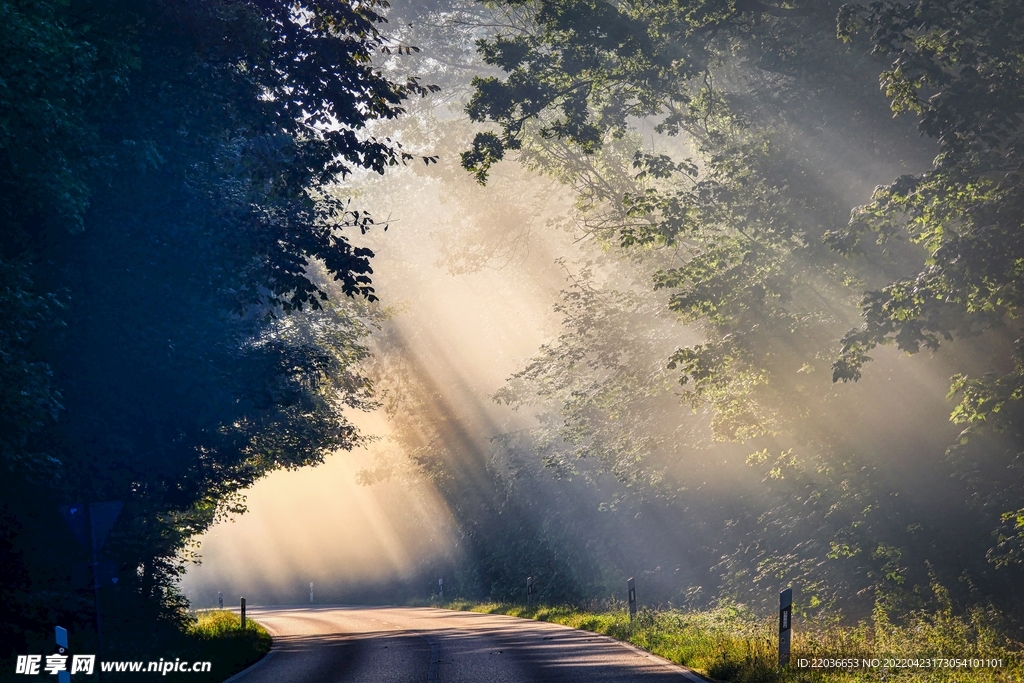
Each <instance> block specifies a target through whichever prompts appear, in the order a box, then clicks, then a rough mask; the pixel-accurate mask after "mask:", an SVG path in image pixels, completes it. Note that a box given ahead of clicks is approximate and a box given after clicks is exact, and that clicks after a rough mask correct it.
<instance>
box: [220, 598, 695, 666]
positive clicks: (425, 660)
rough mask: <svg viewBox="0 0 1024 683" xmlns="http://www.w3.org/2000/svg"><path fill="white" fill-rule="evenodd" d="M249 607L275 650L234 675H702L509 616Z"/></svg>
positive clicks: (580, 633)
mask: <svg viewBox="0 0 1024 683" xmlns="http://www.w3.org/2000/svg"><path fill="white" fill-rule="evenodd" d="M248 614H249V615H250V616H251V617H252V618H254V619H256V620H257V621H259V622H260V623H261V624H263V625H264V626H265V627H266V628H267V630H268V631H270V632H271V634H273V636H274V649H273V650H271V652H270V654H268V655H267V656H266V657H264V658H263V660H262V661H260V662H258V663H257V664H256V665H255V666H253V667H252V668H250V669H247V670H246V671H244V672H242V673H241V674H239V675H238V676H236V677H234V678H233V679H231V683H340V682H342V681H344V682H346V683H347V682H349V681H351V682H358V683H535V682H536V683H540V682H544V683H582V682H587V683H589V682H591V681H594V682H595V683H613V682H614V683H706V682H705V681H704V680H703V679H701V678H700V677H698V676H697V675H696V674H694V673H692V672H690V671H688V670H687V669H684V668H682V667H679V666H676V665H674V664H670V663H669V662H667V661H665V660H663V659H660V658H658V657H655V656H654V655H650V654H647V653H646V652H642V651H640V650H637V649H635V648H633V647H631V646H628V645H624V644H622V643H619V642H616V641H614V640H611V639H610V638H605V637H604V636H599V635H595V634H593V633H587V632H586V631H577V630H576V629H571V628H566V627H564V626H558V625H556V624H546V623H543V622H537V621H529V620H525V619H516V618H514V617H505V616H497V615H490V614H474V613H471V612H452V611H449V610H441V609H430V608H408V607H274V608H252V609H250V610H249V611H248Z"/></svg>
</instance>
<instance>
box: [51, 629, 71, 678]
mask: <svg viewBox="0 0 1024 683" xmlns="http://www.w3.org/2000/svg"><path fill="white" fill-rule="evenodd" d="M54 636H55V639H56V641H57V654H58V655H61V656H62V657H65V658H67V657H68V631H67V629H66V628H64V627H63V626H58V627H56V628H55V629H54ZM66 661H67V659H65V662H66ZM57 683H71V674H70V673H69V672H68V668H67V666H65V667H64V668H63V669H61V670H60V671H58V672H57Z"/></svg>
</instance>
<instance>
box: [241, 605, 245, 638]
mask: <svg viewBox="0 0 1024 683" xmlns="http://www.w3.org/2000/svg"><path fill="white" fill-rule="evenodd" d="M242 630H243V631H244V630H245V598H242Z"/></svg>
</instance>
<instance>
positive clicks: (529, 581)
mask: <svg viewBox="0 0 1024 683" xmlns="http://www.w3.org/2000/svg"><path fill="white" fill-rule="evenodd" d="M526 609H533V577H532V576H527V577H526Z"/></svg>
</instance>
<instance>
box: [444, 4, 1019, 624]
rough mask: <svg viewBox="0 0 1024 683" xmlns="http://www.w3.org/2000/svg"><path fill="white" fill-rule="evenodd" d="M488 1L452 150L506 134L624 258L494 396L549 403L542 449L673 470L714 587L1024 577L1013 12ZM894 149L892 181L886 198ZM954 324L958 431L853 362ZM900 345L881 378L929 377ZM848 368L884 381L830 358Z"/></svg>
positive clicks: (483, 171)
mask: <svg viewBox="0 0 1024 683" xmlns="http://www.w3.org/2000/svg"><path fill="white" fill-rule="evenodd" d="M492 7H493V8H494V11H495V16H496V17H497V18H496V19H494V20H493V21H492V22H491V23H490V24H489V25H490V26H492V27H496V28H494V29H493V31H492V32H491V34H490V35H488V36H487V37H485V38H482V39H480V40H479V41H478V43H477V45H478V47H479V53H480V56H481V58H482V59H483V61H484V62H485V63H486V64H487V65H488V66H489V67H491V68H492V71H491V73H490V75H485V76H480V77H478V78H476V79H475V80H474V82H473V92H472V95H471V97H470V98H469V101H468V105H467V108H466V111H467V112H468V114H469V116H470V118H471V119H472V120H474V121H478V122H481V123H487V124H489V126H488V128H487V129H485V130H484V131H483V132H478V133H477V134H476V137H475V140H474V141H473V143H472V146H471V149H469V150H468V151H466V152H465V153H464V154H463V155H462V163H463V166H464V167H465V168H466V169H467V170H469V171H471V172H472V173H473V174H474V176H475V177H476V178H477V179H478V180H479V181H480V182H488V181H491V182H493V181H492V180H491V177H492V176H493V171H494V169H495V168H496V167H495V164H496V163H498V162H499V161H500V160H501V159H503V158H504V157H505V156H506V155H507V153H508V152H514V153H516V155H517V156H518V158H519V159H520V161H523V162H525V163H526V164H527V165H529V166H530V167H531V168H534V169H538V170H540V171H542V172H544V173H547V174H550V175H552V176H554V177H556V178H558V179H559V180H561V181H562V182H563V183H566V184H567V185H569V186H570V187H571V188H573V189H574V190H575V191H576V192H577V194H578V197H579V201H578V204H577V206H578V209H579V222H580V224H581V225H582V226H583V229H584V231H585V235H587V236H589V237H591V238H594V239H595V240H596V241H598V242H600V243H601V244H603V245H605V247H606V248H607V249H610V250H613V252H612V253H616V254H619V255H620V256H621V259H620V260H619V261H618V262H617V263H616V264H615V265H611V266H609V265H608V261H607V260H606V261H605V266H604V267H605V270H604V272H602V273H601V275H600V277H598V278H595V280H594V282H588V281H583V282H576V283H575V284H574V285H573V287H572V289H570V290H568V291H566V292H565V294H564V300H563V303H562V304H560V310H561V311H563V312H564V328H563V336H562V337H560V338H559V339H558V340H557V342H554V343H552V344H550V345H548V346H545V348H544V349H542V350H541V353H540V354H539V355H538V356H537V357H536V358H535V359H534V360H533V361H531V362H530V363H529V364H527V366H526V367H525V368H524V369H523V370H522V372H520V373H518V374H517V375H516V377H515V378H513V380H512V383H511V384H510V385H509V387H508V388H507V389H506V390H503V391H502V392H501V394H500V398H502V399H503V400H505V401H507V402H509V403H511V404H512V405H515V406H525V405H531V406H533V410H535V411H539V414H540V415H541V417H540V419H541V421H542V425H541V427H540V428H539V429H538V430H535V431H534V432H533V434H532V436H531V437H530V439H532V444H531V445H530V446H527V447H526V450H532V451H533V452H534V453H536V454H538V455H540V456H541V457H542V458H543V461H544V462H545V463H547V464H548V465H549V467H550V468H552V469H553V471H555V472H556V473H557V472H560V473H561V475H560V476H570V477H577V478H578V477H581V476H583V477H587V476H592V477H599V476H601V475H603V474H611V475H613V476H615V477H616V478H618V479H619V481H620V482H621V483H622V484H623V485H624V486H625V487H626V489H627V490H631V491H632V492H633V494H639V495H640V496H641V497H643V496H645V495H652V496H660V497H661V498H662V500H664V501H665V502H664V506H663V508H662V509H663V510H665V511H666V512H665V514H670V513H669V512H668V511H675V514H676V515H677V519H678V524H679V526H680V527H681V528H682V529H685V531H683V530H679V531H678V533H677V534H673V535H671V536H670V537H671V538H677V539H679V540H678V541H672V542H678V543H681V544H685V543H687V542H690V543H691V544H692V547H691V548H689V549H686V550H682V551H681V552H682V553H683V554H684V555H685V556H687V557H688V558H690V559H691V560H692V561H693V564H694V566H695V567H705V568H707V567H710V568H711V576H710V577H708V576H703V577H702V576H701V575H700V572H699V571H698V572H695V573H693V574H691V578H690V581H691V582H692V583H697V584H703V585H704V586H705V587H706V588H709V589H710V591H709V592H710V593H711V594H714V593H717V592H718V591H719V590H721V589H722V588H725V589H726V590H727V591H728V592H731V593H732V594H734V595H740V596H743V597H749V598H756V596H766V595H771V593H772V590H773V589H774V588H775V587H776V586H778V585H780V584H788V583H790V582H795V583H796V584H797V585H798V586H799V588H800V589H801V590H802V591H805V592H804V595H805V596H806V598H807V599H808V600H809V602H810V604H811V605H812V606H813V605H822V606H826V605H835V606H846V607H850V608H854V609H863V610H867V609H869V608H870V605H871V603H872V602H873V601H874V600H877V599H880V598H881V599H883V600H888V601H891V602H892V603H893V604H904V605H914V604H918V602H919V601H920V600H922V599H925V598H923V597H922V595H924V594H926V593H927V591H925V593H924V594H922V593H921V592H920V590H919V589H920V587H922V586H927V585H928V584H929V583H930V582H932V581H935V580H938V581H940V582H941V583H944V584H946V585H950V586H959V587H956V588H955V589H954V593H955V595H956V598H957V599H958V600H960V599H962V600H965V601H978V600H981V601H984V600H988V599H998V600H1000V601H1001V602H1003V603H1004V604H1005V605H1006V606H1011V605H1014V604H1016V603H1014V602H1013V599H1014V598H1013V590H1012V587H1013V585H1014V582H1015V581H1016V580H1018V578H1017V577H1019V571H1020V565H1019V552H1020V550H1019V549H1020V540H1019V538H1020V537H1019V531H1020V529H1021V521H1020V520H1021V514H1020V512H1019V511H1018V508H1020V504H1021V503H1020V500H1021V497H1020V496H1021V493H1020V491H1021V490H1020V484H1021V476H1020V472H1021V470H1020V463H1019V457H1020V456H1019V452H1020V444H1021V438H1022V435H1021V433H1020V425H1021V421H1020V406H1021V403H1020V400H1021V391H1020V386H1019V378H1020V369H1019V360H1018V354H1019V351H1017V350H1016V348H1017V347H1018V346H1019V342H1014V341H1012V340H1013V339H1015V338H1016V337H1017V336H1018V335H1019V323H1018V322H1017V307H1018V305H1019V304H1018V303H1017V301H1016V299H1015V297H1016V296H1017V294H1016V292H1017V289H1018V281H1019V276H1020V273H1019V272H1018V271H1019V263H1018V261H1020V256H1019V244H1018V242H1019V240H1018V239H1017V236H1016V233H1017V232H1018V231H1019V228H1020V224H1021V218H1022V213H1021V204H1020V188H1021V182H1020V176H1019V166H1020V161H1019V159H1018V158H1017V156H1018V155H1019V135H1020V125H1021V118H1020V116H1021V105H1020V101H1019V97H1020V92H1021V91H1022V89H1021V87H1020V85H1021V78H1022V72H1021V69H1020V65H1021V58H1022V55H1024V47H1022V45H1021V43H1020V35H1021V32H1020V31H1019V30H1018V29H1019V22H1020V9H1019V7H1017V5H1016V4H1015V3H1010V2H999V1H998V0H992V1H985V2H973V1H972V2H963V3H961V2H955V1H954V2H946V3H929V2H911V3H902V2H891V3H890V2H877V3H872V4H870V5H866V6H842V7H841V6H840V4H839V3H801V2H792V3H781V4H777V5H771V4H766V3H759V2H735V3H726V2H687V3H675V2H629V1H623V2H617V1H589V0H587V1H576V0H538V1H537V2H498V3H494V4H493V5H492ZM837 26H838V37H837ZM879 82H881V85H882V92H881V93H879V91H878V84H879ZM893 112H895V113H896V114H898V115H902V116H897V118H896V119H893V118H892V114H893ZM915 124H916V129H917V133H918V134H919V135H917V134H915V129H914V128H915ZM640 132H642V136H641V135H640V134H638V133H640ZM651 145H654V148H653V149H652V148H651ZM936 154H937V156H936ZM933 157H934V161H932V158H933ZM922 169H923V170H922ZM880 175H881V176H882V177H886V176H887V178H888V179H889V180H891V179H892V178H897V179H896V180H895V181H893V182H892V184H890V185H885V186H881V187H878V188H876V189H875V191H874V195H873V196H872V195H871V187H872V186H873V185H874V184H876V183H877V180H876V179H877V178H879V176H880ZM897 176H898V177H897ZM869 198H870V199H869ZM865 201H869V203H867V204H864V202H865ZM858 204H864V205H863V206H861V207H860V208H856V210H854V211H853V213H852V217H851V213H850V210H851V208H854V207H856V206H857V205H858ZM606 253H607V252H606ZM609 272H617V273H619V275H611V276H610V275H609ZM584 274H585V273H584ZM584 280H586V278H584ZM644 280H646V283H647V284H646V285H644V284H640V285H639V286H638V284H637V283H638V282H639V283H643V281H644ZM598 283H599V284H598ZM652 286H653V289H654V290H655V292H656V293H658V294H661V295H664V296H667V304H668V309H669V310H671V311H673V312H675V313H676V314H677V316H678V319H679V320H680V321H681V322H683V323H685V324H686V325H687V327H688V329H687V330H686V331H684V330H683V329H682V328H677V331H676V333H675V334H676V340H675V346H676V348H675V349H674V350H673V349H668V350H667V351H666V350H665V328H664V325H663V324H662V323H661V322H660V321H658V320H657V318H656V316H652V315H650V314H649V313H643V312H642V311H644V310H645V309H644V308H643V306H644V304H643V303H640V302H647V301H650V300H651V299H650V296H649V294H647V295H645V294H643V292H644V289H645V288H646V289H647V291H648V292H650V288H651V287H652ZM637 297H640V298H639V299H638V298H637ZM858 302H860V303H859V304H858ZM858 308H859V312H860V314H861V315H860V318H861V319H860V320H858ZM851 327H855V328H856V329H854V330H853V331H849V330H850V328H851ZM848 331H849V332H848ZM943 340H949V341H956V343H955V344H953V345H952V347H953V348H952V349H951V350H949V351H947V352H946V353H945V354H944V355H943V356H942V357H941V366H940V367H941V369H940V370H938V371H939V372H947V371H948V372H949V374H952V375H953V378H952V382H951V385H950V384H947V387H948V388H949V392H950V396H951V397H953V398H955V399H956V400H957V404H956V405H955V407H953V408H952V416H951V421H952V423H954V424H961V425H964V426H966V427H967V430H966V431H964V432H962V433H961V434H960V435H959V437H957V436H956V431H955V429H952V428H951V427H950V425H946V426H944V425H943V424H942V423H941V422H936V421H934V420H932V419H931V418H929V417H925V415H926V413H927V411H925V410H924V409H923V408H922V407H921V406H922V404H923V403H924V401H922V400H919V399H917V398H916V397H913V396H912V395H911V394H910V393H906V394H902V393H901V392H899V391H896V392H895V393H893V392H891V391H890V392H889V394H888V395H886V396H884V397H882V396H880V395H878V392H879V391H880V387H879V385H878V384H877V383H876V384H873V385H872V384H871V383H870V380H871V379H872V378H871V371H870V369H869V368H864V367H863V366H864V363H865V362H866V361H867V360H868V359H869V357H868V355H867V354H868V353H869V352H870V351H871V350H872V349H873V348H875V347H877V346H879V345H884V344H890V343H893V344H895V345H897V346H898V347H899V348H900V349H901V350H903V351H906V352H909V353H915V352H917V351H919V350H920V349H922V348H928V349H932V350H937V349H938V348H939V345H940V342H942V341H943ZM657 354H661V361H660V363H661V367H662V368H665V367H666V366H667V368H668V370H669V371H674V372H675V373H677V374H676V377H677V379H678V381H679V383H680V384H681V385H682V390H683V391H682V398H683V401H684V403H686V404H689V406H690V407H692V408H693V410H694V411H695V415H687V414H686V413H687V412H688V411H679V410H678V408H677V407H676V408H673V407H672V394H673V390H672V389H671V388H665V385H664V384H663V382H664V380H665V377H666V374H665V371H652V367H657V360H653V363H652V359H654V358H655V357H656V356H657ZM884 357H885V359H886V360H885V361H884V362H883V367H884V369H880V370H879V372H883V373H885V374H887V375H889V377H890V381H894V387H895V385H897V384H903V385H904V386H907V385H908V384H913V383H914V382H915V379H914V373H915V372H918V371H915V370H912V369H909V366H903V365H901V364H899V363H897V362H896V360H895V359H892V358H891V357H890V356H884ZM915 367H919V366H915ZM862 373H864V374H865V379H864V380H862V383H864V382H868V383H869V386H871V387H872V388H870V389H868V391H870V392H873V393H874V394H875V397H874V399H872V398H870V394H868V395H867V396H868V397H867V398H865V394H863V393H857V392H856V391H855V390H854V388H853V387H850V386H849V385H847V384H844V383H845V382H847V381H848V380H858V379H861V374H862ZM948 376H949V375H947V377H948ZM830 379H831V382H830V381H829V380H830ZM840 380H842V382H840ZM832 382H839V383H838V384H833V383H832ZM942 393H944V392H942ZM942 393H939V394H938V395H937V396H935V398H937V399H939V400H941V398H942ZM928 400H931V399H928ZM871 401H875V402H876V403H878V404H879V407H875V406H870V405H868V404H866V402H867V403H870V402H871ZM881 406H884V407H881ZM878 410H881V411H884V412H887V413H888V416H887V417H882V416H881V415H880V414H879V413H878V412H876V411H878ZM888 421H891V422H893V423H896V424H889V425H886V427H885V429H883V430H881V432H880V433H873V432H875V431H878V430H877V426H878V425H879V424H885V423H886V422H888ZM901 432H902V433H911V434H913V435H915V436H914V437H913V438H915V439H916V442H911V441H908V440H906V439H905V437H902V436H901V435H900V434H901ZM950 443H952V444H953V445H952V446H949V444H950ZM947 446H949V447H948V449H947ZM521 450H522V449H520V450H519V451H517V450H516V449H512V450H510V451H508V453H510V454H511V455H508V456H507V457H514V456H515V453H517V452H521ZM588 472H591V473H592V474H591V475H588V474H587V473H588ZM711 480H716V481H718V482H719V483H720V484H721V482H722V481H723V480H725V481H728V484H729V486H728V487H727V488H725V489H724V490H723V489H722V487H721V486H719V487H718V488H716V487H715V486H713V485H711V486H709V485H708V481H711ZM619 500H621V499H619ZM979 530H981V533H979ZM670 537H662V538H663V539H665V540H666V541H667V540H668V538H670ZM654 538H657V535H656V534H652V535H651V536H648V539H654ZM684 539H686V540H684ZM606 559H607V560H608V564H606V567H619V565H618V564H617V560H615V559H613V558H611V557H607V558H606ZM655 563H656V561H655V560H654V559H651V561H650V562H649V564H650V565H654V564H655ZM522 571H523V572H524V573H529V570H528V569H527V568H525V567H524V568H523V570H522ZM619 571H629V570H628V569H626V568H625V567H620V568H618V569H614V570H612V573H615V574H617V573H618V572H619ZM958 580H959V583H958ZM677 588H678V590H679V591H680V592H682V587H677ZM680 594H681V593H680ZM1013 609H1016V608H1015V607H1013Z"/></svg>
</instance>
